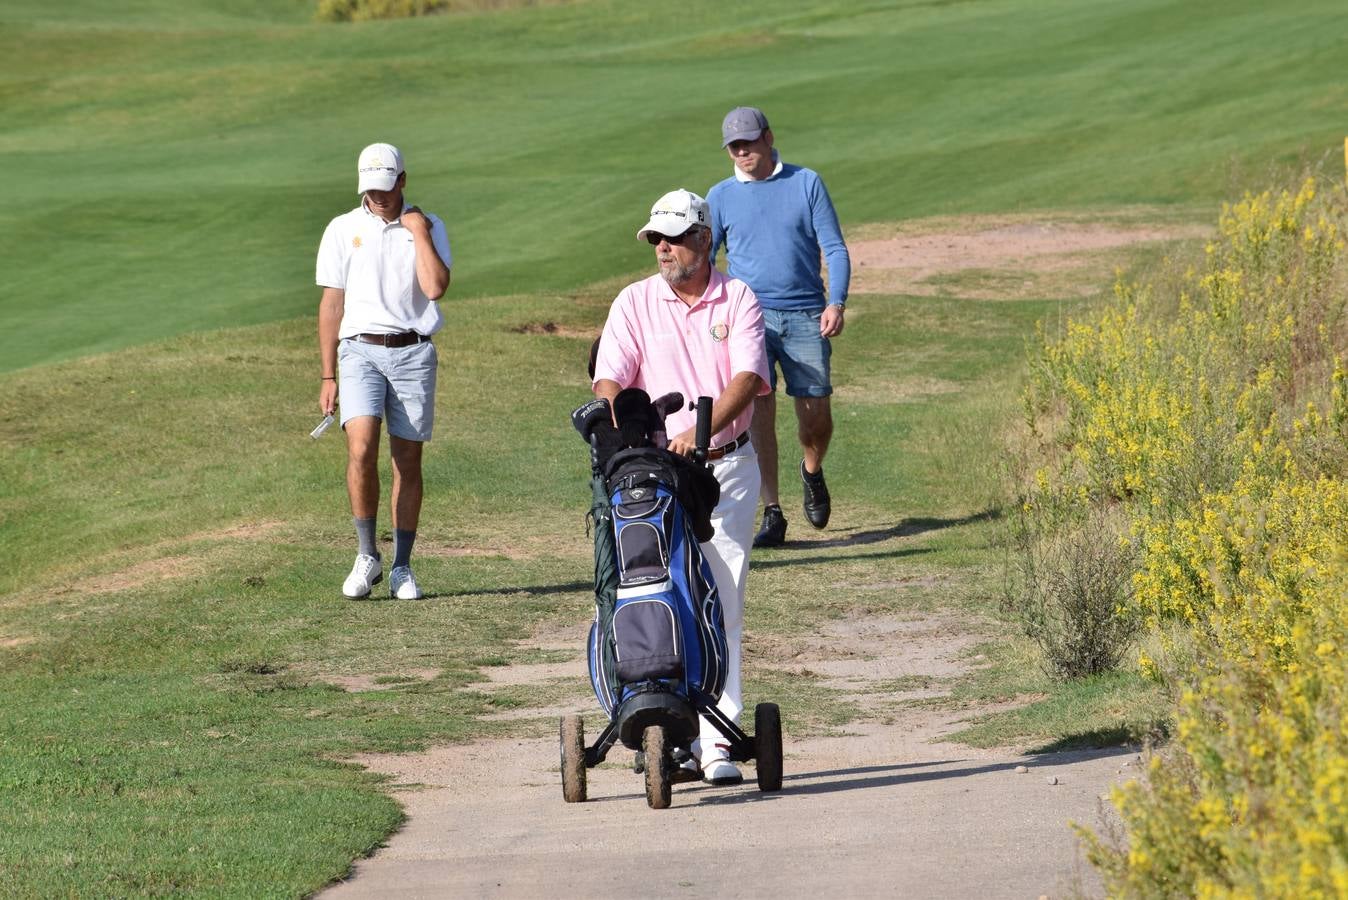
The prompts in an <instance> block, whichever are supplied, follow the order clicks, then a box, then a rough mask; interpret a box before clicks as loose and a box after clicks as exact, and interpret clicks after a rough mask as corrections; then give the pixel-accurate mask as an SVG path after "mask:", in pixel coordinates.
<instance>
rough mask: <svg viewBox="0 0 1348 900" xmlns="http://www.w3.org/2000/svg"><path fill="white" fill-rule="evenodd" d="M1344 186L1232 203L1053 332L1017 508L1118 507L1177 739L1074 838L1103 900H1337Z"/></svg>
mask: <svg viewBox="0 0 1348 900" xmlns="http://www.w3.org/2000/svg"><path fill="white" fill-rule="evenodd" d="M1346 224H1348V212H1345V194H1344V191H1343V187H1342V186H1341V185H1340V186H1334V187H1329V186H1324V185H1321V184H1319V183H1317V182H1316V181H1315V180H1314V179H1307V180H1306V181H1304V182H1303V183H1302V184H1301V185H1300V186H1299V187H1298V188H1297V189H1296V190H1289V191H1281V192H1273V191H1267V192H1264V193H1261V194H1258V195H1247V196H1246V197H1245V198H1243V199H1242V200H1241V201H1240V202H1239V203H1236V204H1232V205H1228V206H1225V207H1223V210H1222V214H1221V217H1220V221H1219V225H1218V236H1217V237H1216V238H1215V239H1214V240H1212V241H1211V242H1210V243H1209V244H1208V245H1207V246H1206V247H1205V248H1204V253H1203V259H1202V261H1201V262H1200V263H1197V264H1195V266H1194V267H1193V270H1190V271H1185V272H1183V273H1179V274H1176V273H1172V275H1174V277H1173V278H1172V281H1173V285H1171V284H1167V285H1166V286H1165V287H1164V288H1161V287H1156V286H1154V285H1128V284H1120V285H1119V286H1118V287H1117V289H1116V291H1115V296H1114V298H1113V302H1112V303H1110V304H1109V305H1108V306H1107V308H1105V309H1104V310H1101V311H1098V312H1097V313H1096V314H1095V315H1094V316H1093V317H1092V318H1090V319H1089V320H1086V321H1077V322H1069V323H1068V324H1067V325H1066V327H1065V329H1064V330H1063V332H1062V334H1060V335H1057V336H1056V337H1054V338H1052V339H1046V340H1045V341H1044V347H1043V350H1042V352H1041V353H1040V354H1039V355H1038V358H1037V359H1036V360H1035V364H1034V367H1033V376H1032V382H1031V386H1030V389H1029V390H1028V391H1027V396H1026V409H1027V412H1028V414H1029V423H1030V426H1031V429H1032V431H1033V432H1034V433H1035V434H1036V435H1037V436H1038V437H1039V444H1038V454H1039V455H1038V458H1037V462H1036V465H1035V467H1034V472H1035V474H1034V477H1033V478H1029V479H1027V485H1026V487H1025V488H1024V497H1023V500H1022V508H1023V510H1024V511H1025V513H1026V515H1028V516H1037V517H1038V520H1039V522H1040V523H1041V526H1040V527H1042V528H1055V527H1062V525H1063V523H1067V522H1070V521H1072V520H1073V518H1074V516H1075V517H1076V518H1080V517H1081V516H1082V515H1083V513H1082V510H1083V509H1089V508H1108V509H1110V510H1111V511H1112V514H1114V515H1117V514H1118V513H1117V511H1118V510H1119V509H1120V508H1122V509H1124V510H1126V516H1127V518H1128V520H1129V521H1130V523H1131V525H1130V526H1129V533H1130V534H1131V536H1132V539H1133V540H1134V541H1135V544H1136V548H1137V552H1136V556H1135V559H1136V566H1135V570H1134V572H1133V575H1132V590H1131V592H1130V598H1131V603H1132V605H1133V608H1132V611H1131V612H1132V614H1133V615H1135V616H1137V617H1138V618H1139V619H1140V621H1142V622H1143V623H1144V624H1145V626H1146V627H1147V628H1149V629H1151V630H1152V631H1153V632H1154V633H1155V635H1156V639H1155V640H1153V641H1152V642H1151V643H1152V645H1153V646H1156V647H1159V648H1161V651H1160V653H1159V654H1156V658H1153V657H1152V656H1147V657H1145V658H1142V659H1139V660H1138V663H1139V667H1140V668H1141V669H1142V671H1143V672H1145V673H1147V674H1149V675H1150V676H1152V677H1155V678H1157V679H1159V680H1161V681H1163V682H1164V683H1166V684H1168V685H1169V686H1170V687H1171V688H1172V690H1173V692H1174V696H1175V712H1174V716H1175V730H1174V740H1173V742H1172V743H1171V744H1170V746H1168V747H1167V748H1165V750H1164V751H1163V752H1162V753H1160V754H1158V755H1156V756H1154V757H1153V758H1152V759H1151V764H1150V766H1149V767H1148V769H1147V772H1146V774H1145V777H1144V778H1142V779H1140V780H1138V781H1134V782H1130V783H1129V784H1127V785H1125V786H1124V787H1123V788H1121V789H1119V790H1117V791H1116V792H1115V793H1114V798H1113V799H1114V802H1115V805H1116V806H1117V807H1118V809H1119V812H1120V815H1121V817H1122V821H1123V824H1124V827H1125V829H1126V834H1125V835H1123V836H1122V837H1120V838H1119V839H1117V840H1110V839H1108V838H1106V837H1101V836H1099V835H1096V834H1093V833H1090V832H1085V831H1083V836H1084V837H1085V839H1086V842H1087V848H1088V852H1089V855H1090V858H1091V860H1092V862H1093V863H1094V864H1095V865H1096V866H1097V868H1098V869H1099V870H1100V871H1101V873H1102V875H1103V876H1104V879H1105V882H1106V885H1107V887H1108V889H1109V893H1110V895H1111V896H1135V897H1153V896H1196V897H1348V682H1346V678H1345V673H1346V672H1348V655H1345V654H1348V557H1346V556H1345V555H1344V547H1345V545H1346V544H1348V542H1346V541H1345V538H1348V375H1345V371H1344V366H1343V364H1342V362H1341V360H1342V359H1343V358H1344V357H1345V356H1348V332H1346V331H1345V323H1344V321H1343V320H1344V312H1345V304H1348V274H1346V273H1348V266H1345V265H1344V263H1345V257H1346V256H1348V254H1346V253H1345V247H1344V240H1343V237H1342V235H1343V233H1344V228H1345V225H1346Z"/></svg>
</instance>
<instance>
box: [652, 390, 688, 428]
mask: <svg viewBox="0 0 1348 900" xmlns="http://www.w3.org/2000/svg"><path fill="white" fill-rule="evenodd" d="M651 406H654V407H655V414H656V415H657V416H659V417H660V421H661V422H663V421H664V420H665V417H667V416H668V415H669V414H670V413H672V412H678V411H679V410H680V409H682V408H683V394H680V393H679V392H678V391H670V392H669V393H668V394H661V395H660V396H659V397H656V398H655V399H654V400H652V401H651Z"/></svg>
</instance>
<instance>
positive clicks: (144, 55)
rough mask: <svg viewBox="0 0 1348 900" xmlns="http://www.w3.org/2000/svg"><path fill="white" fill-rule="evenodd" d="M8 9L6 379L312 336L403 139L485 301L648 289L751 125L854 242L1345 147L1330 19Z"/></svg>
mask: <svg viewBox="0 0 1348 900" xmlns="http://www.w3.org/2000/svg"><path fill="white" fill-rule="evenodd" d="M123 7H124V4H117V5H116V10H117V11H116V12H113V11H112V8H111V7H106V5H100V4H93V3H88V2H85V3H74V4H39V3H36V2H32V0H25V2H21V3H10V4H6V6H5V8H4V9H3V10H0V24H2V25H3V28H0V96H3V97H4V104H5V109H6V129H5V131H4V133H3V135H0V160H3V161H4V163H5V165H6V169H7V171H12V172H15V173H16V176H18V175H21V173H31V174H30V176H29V177H15V178H13V179H12V180H11V181H12V183H11V185H10V187H9V203H7V204H6V206H5V209H4V210H3V211H0V232H3V233H4V234H6V235H7V236H8V237H7V239H6V241H4V242H3V245H0V268H3V270H4V271H5V273H6V276H7V277H6V279H5V283H4V285H3V286H0V311H2V312H3V315H4V318H5V321H6V326H7V327H6V328H5V329H3V331H0V369H13V368H19V367H24V366H29V365H33V364H39V363H43V362H48V361H52V360H58V359H71V358H75V357H79V356H83V355H85V354H87V353H90V352H98V351H104V350H110V349H115V348H119V347H125V346H131V345H136V344H140V343H142V342H144V341H147V340H151V339H155V338H161V337H166V336H170V335H175V334H181V333H184V332H191V331H197V330H200V329H203V328H212V327H223V326H230V325H245V324H253V323H261V322H268V321H280V320H285V319H288V318H290V317H292V316H295V315H299V314H301V313H307V312H309V311H311V309H312V307H313V304H314V297H313V290H312V288H311V287H308V285H309V284H310V282H311V281H312V279H311V273H312V268H313V254H314V247H315V245H316V242H317V237H318V235H319V233H320V232H321V230H322V227H323V225H324V223H325V222H326V221H327V219H328V218H330V217H331V216H332V215H333V214H334V213H336V212H338V211H340V210H341V209H342V208H343V207H345V206H347V205H348V204H349V205H354V202H355V198H354V195H353V194H352V193H351V190H352V185H353V181H352V178H351V168H352V159H353V156H354V153H355V151H356V149H357V148H359V147H360V146H362V145H363V144H365V143H367V142H369V141H371V140H374V139H389V140H393V141H395V142H397V143H399V144H401V145H402V146H403V148H404V149H405V150H406V152H407V156H408V161H409V167H410V168H409V179H410V180H409V190H410V193H411V195H412V198H413V199H414V200H417V201H418V202H423V203H425V204H426V205H427V206H429V207H431V208H433V209H436V210H438V211H440V212H441V213H443V214H444V215H445V217H446V218H447V220H448V221H449V222H450V224H451V231H452V236H453V239H454V244H455V248H456V253H457V256H458V259H459V261H460V262H459V265H458V266H456V270H455V277H456V295H457V296H459V297H475V298H486V297H491V296H497V295H501V294H507V293H515V292H532V291H536V290H539V289H551V290H560V291H566V290H571V289H574V288H575V287H577V286H580V285H583V284H588V283H591V282H593V281H594V280H595V279H596V278H599V277H603V276H607V275H611V274H613V273H615V272H620V271H625V270H626V269H628V268H629V267H630V261H629V260H630V243H631V241H630V232H632V231H633V230H634V229H635V227H636V225H638V224H640V223H639V222H638V221H637V220H638V219H639V218H640V211H641V209H643V208H645V207H646V206H647V205H649V203H650V202H651V201H652V199H653V198H654V197H656V196H659V195H660V194H661V193H663V192H664V191H665V190H667V189H669V188H671V187H673V186H677V185H684V186H687V187H690V188H693V189H697V190H705V189H706V188H707V187H708V186H709V185H710V184H711V183H712V182H714V181H715V180H718V179H719V178H722V177H724V176H725V174H727V168H728V164H727V162H726V160H725V159H724V157H723V156H722V155H721V153H720V151H719V150H718V143H719V141H718V132H717V123H718V122H719V120H720V117H721V115H722V114H723V113H724V112H725V110H726V109H727V108H729V107H730V106H732V105H735V104H736V103H743V102H754V103H759V104H761V105H762V106H763V107H765V108H766V109H767V110H768V112H769V114H770V115H771V117H772V121H773V122H774V123H775V124H776V126H777V132H778V138H779V144H780V146H781V148H782V149H783V151H784V153H785V154H786V155H787V157H788V158H791V159H798V160H802V161H804V162H808V163H809V164H811V165H812V166H815V167H817V168H818V169H819V170H820V171H822V172H824V173H825V174H826V176H827V178H828V182H829V185H830V187H831V189H832V192H833V194H834V197H835V200H836V202H837V205H838V208H839V210H840V213H841V215H842V217H843V219H844V221H845V222H847V223H849V224H860V223H863V222H873V221H887V220H892V219H895V218H909V217H914V216H920V215H928V214H932V213H938V212H963V211H979V212H989V211H997V210H1014V209H1027V208H1042V207H1046V206H1052V207H1061V206H1074V207H1079V206H1101V205H1112V204H1118V203H1138V202H1160V203H1176V202H1182V203H1191V202H1195V201H1198V202H1204V203H1208V204H1215V202H1216V201H1217V200H1218V199H1219V198H1221V197H1224V196H1225V195H1226V193H1227V192H1228V189H1229V184H1228V174H1229V172H1230V171H1232V170H1231V164H1232V162H1233V161H1238V162H1242V163H1243V164H1244V165H1245V166H1247V167H1256V168H1258V167H1262V166H1264V165H1265V164H1266V163H1267V161H1268V160H1270V159H1285V158H1287V157H1289V156H1295V155H1297V154H1299V153H1309V154H1312V155H1318V154H1321V153H1323V152H1325V151H1326V150H1327V149H1330V148H1334V147H1337V146H1338V143H1339V140H1340V138H1341V135H1340V132H1341V131H1342V125H1341V118H1342V117H1341V113H1342V112H1343V110H1344V108H1345V105H1348V86H1345V85H1343V84H1341V83H1339V82H1337V81H1335V80H1333V79H1328V80H1326V79H1323V78H1315V77H1308V76H1307V73H1311V72H1317V71H1333V70H1334V68H1335V65H1336V64H1337V61H1338V60H1340V59H1342V58H1343V57H1344V55H1345V49H1346V48H1345V46H1344V42H1345V37H1344V35H1343V32H1342V29H1341V28H1339V27H1337V26H1338V19H1337V13H1338V7H1337V5H1336V4H1334V3H1332V2H1328V0H1325V2H1303V3H1299V4H1296V6H1295V8H1287V7H1279V8H1277V9H1276V10H1275V9H1274V8H1271V7H1268V6H1267V5H1266V4H1256V3H1241V4H1230V3H1223V4H1217V3H1207V2H1199V3H1173V2H1169V3H1163V2H1155V0H1153V2H1142V3H1138V2H1122V0H1119V2H1100V3H1091V4H1081V3H1074V2H1070V0H1057V2H1048V3H1034V4H1027V3H1025V2H1024V0H979V2H972V3H964V4H949V5H931V4H925V3H917V2H913V3H896V4H892V5H881V4H872V5H867V4H820V3H815V2H805V0H789V2H783V3H776V4H771V5H769V6H764V5H762V4H751V3H745V2H737V3H721V2H716V3H712V2H710V0H693V2H690V3H687V4H684V5H683V6H681V7H680V13H679V17H678V25H677V28H674V30H672V31H671V29H670V28H667V27H663V26H660V25H655V24H653V23H652V22H651V20H650V17H649V15H648V12H647V11H646V10H645V9H644V8H643V7H640V6H639V5H632V4H626V3H619V2H617V0H609V2H581V3H576V4H568V5H561V6H548V7H543V8H538V9H530V10H513V11H507V12H501V13H496V14H487V15H462V16H461V15H456V16H446V17H432V18H426V19H417V20H409V21H400V22H386V23H373V24H364V25H358V26H349V25H319V24H316V23H313V22H311V21H309V20H308V18H307V17H308V11H309V7H308V6H307V5H306V4H303V3H299V2H297V0H288V2H282V3H277V4H262V3H257V2H244V0H237V2H215V3H209V2H205V0H197V2H193V3H183V4H168V3H166V2H162V0H141V2H139V3H137V4H135V5H134V6H131V7H127V8H126V9H123Z"/></svg>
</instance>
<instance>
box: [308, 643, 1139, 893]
mask: <svg viewBox="0 0 1348 900" xmlns="http://www.w3.org/2000/svg"><path fill="white" fill-rule="evenodd" d="M951 624H952V623H951V622H950V621H948V620H942V619H932V618H916V619H911V620H904V621H899V620H887V619H886V620H870V621H867V622H865V623H851V624H847V623H842V624H838V625H831V626H830V627H828V628H826V629H824V630H821V631H820V632H818V633H817V634H815V635H813V636H812V637H813V638H814V640H809V641H807V642H806V646H807V647H810V648H813V649H817V650H824V649H825V648H828V647H832V648H834V652H833V653H832V654H830V655H829V656H828V657H825V656H823V655H820V654H817V653H815V652H813V650H812V651H810V652H807V653H806V654H805V655H804V656H801V657H798V658H797V659H796V660H795V662H796V663H798V664H801V665H805V666H807V667H809V668H810V669H811V670H812V671H815V672H819V673H821V674H825V675H827V676H828V678H829V680H830V683H831V684H832V686H834V687H837V688H841V689H843V690H852V691H856V692H858V693H865V692H866V690H867V687H868V685H871V684H874V683H879V682H886V683H893V681H894V679H896V678H902V679H906V680H908V681H911V682H912V683H915V684H921V683H922V682H923V680H924V679H931V680H932V683H935V682H936V681H937V680H939V679H942V678H946V677H949V676H951V675H954V674H958V673H959V672H960V671H962V670H963V669H965V667H967V666H969V665H970V664H971V662H970V660H969V659H968V656H967V649H968V646H969V644H970V641H971V638H970V636H969V635H968V634H965V633H961V632H959V631H956V630H953V629H952V628H951ZM847 634H850V635H851V642H850V644H849V645H848V648H847V649H848V653H847V654H846V655H845V656H844V655H840V654H838V653H837V647H838V641H839V640H840V639H842V638H844V636H845V635H847ZM580 636H581V631H580V630H577V631H576V632H575V633H574V634H567V635H556V636H552V639H553V640H555V641H556V645H557V646H563V645H565V644H567V643H568V642H570V645H571V646H576V647H578V646H580V644H579V639H580ZM974 664H976V663H974ZM496 674H497V675H498V676H499V677H500V680H501V682H502V683H512V684H515V683H519V682H521V681H525V682H527V681H535V680H536V681H537V682H538V683H544V682H551V681H553V680H555V679H570V680H573V681H574V683H577V684H584V683H585V679H586V674H585V670H584V666H583V663H581V662H579V661H578V662H577V663H576V664H574V665H564V666H524V667H518V669H516V670H503V671H501V672H497V673H496ZM939 693H940V691H939V690H938V689H931V688H921V687H919V688H917V689H916V690H914V691H913V692H910V693H908V694H903V695H895V696H892V697H889V698H887V699H888V700H889V701H890V702H891V704H893V705H894V709H893V713H892V715H890V716H887V717H886V718H885V721H884V723H883V724H880V723H868V724H866V725H864V726H862V727H855V728H853V729H851V731H852V733H851V734H849V735H848V736H845V737H827V738H809V739H804V740H801V739H793V738H792V737H791V733H790V731H791V722H790V718H789V709H790V703H789V698H781V699H782V700H783V706H784V708H785V709H786V710H787V718H786V721H785V726H784V727H785V730H786V761H785V771H786V776H785V779H784V785H783V789H782V791H781V792H779V793H774V794H763V793H760V792H759V791H758V790H757V788H756V787H755V786H754V785H753V769H752V767H746V783H745V784H744V785H742V786H738V787H732V788H713V787H710V786H706V785H702V784H689V785H677V786H675V789H674V802H673V805H672V806H671V808H670V809H668V810H663V811H655V810H651V809H649V808H648V807H647V806H646V801H645V795H644V793H643V789H642V780H641V778H640V776H638V775H636V774H634V773H633V772H632V771H631V769H630V768H629V767H630V764H631V761H632V754H631V753H630V752H629V751H627V750H624V749H622V748H621V747H619V748H615V750H614V752H613V753H612V754H610V757H609V762H608V763H606V764H605V765H603V766H601V767H599V768H597V769H593V770H590V772H589V802H586V803H584V804H567V803H565V802H563V800H562V795H561V782H560V776H559V775H558V771H557V761H558V746H557V740H556V737H555V734H556V721H557V720H556V718H554V717H553V716H554V715H556V714H561V713H563V712H572V711H574V712H579V713H582V714H584V715H585V717H586V728H587V737H589V738H590V739H592V738H593V736H594V735H595V734H596V733H597V732H598V730H599V729H600V727H601V726H602V724H603V716H602V714H601V713H598V712H597V711H596V708H595V704H594V701H593V698H581V699H579V700H578V702H576V703H575V704H573V705H568V706H565V707H560V708H557V709H553V710H548V711H546V714H545V716H544V717H542V718H539V719H538V721H537V726H538V732H540V734H541V736H539V737H537V738H531V739H527V740H505V741H481V742H478V743H474V744H470V745H464V746H455V747H446V748H440V749H437V750H433V751H431V752H429V753H426V754H419V755H403V756H370V757H364V758H362V759H361V760H360V761H361V762H363V763H364V764H366V765H368V766H369V767H370V768H371V769H373V770H375V771H379V772H383V773H386V774H388V775H389V776H391V778H392V780H393V781H394V783H396V784H403V785H409V784H414V785H419V786H420V787H417V788H414V789H408V790H399V791H396V792H395V793H396V796H397V797H398V799H399V800H400V801H401V802H402V803H403V804H404V805H405V807H406V809H407V814H408V822H407V825H406V826H405V827H404V828H403V829H402V830H401V831H400V832H398V833H397V834H396V835H394V836H393V838H392V840H391V841H390V842H389V845H388V846H387V847H386V848H384V849H382V850H380V851H379V852H378V853H376V854H375V856H374V857H373V858H371V859H368V860H362V861H361V862H359V863H357V865H356V867H355V870H354V872H353V875H352V878H351V879H350V880H349V881H347V882H346V883H344V884H342V885H338V886H336V887H334V888H332V889H330V890H328V891H327V892H325V894H324V895H323V896H324V897H325V898H330V900H341V898H387V897H512V898H513V897H615V898H617V897H716V896H720V895H722V894H723V893H725V892H727V891H729V892H733V893H735V894H739V895H743V896H750V897H764V896H782V897H803V896H848V897H851V896H902V897H979V898H991V897H1008V898H1011V897H1016V898H1024V897H1028V898H1036V897H1041V896H1049V897H1059V896H1065V895H1070V894H1074V893H1076V892H1078V891H1079V890H1081V889H1083V888H1084V889H1085V890H1087V891H1090V890H1091V889H1092V888H1093V887H1095V882H1094V880H1093V877H1092V876H1091V874H1090V873H1089V871H1088V870H1087V867H1086V866H1085V865H1084V863H1082V862H1081V860H1080V859H1079V854H1078V851H1077V846H1076V841H1075V838H1074V836H1073V834H1072V832H1071V830H1070V829H1069V827H1068V824H1067V823H1068V822H1069V821H1079V822H1083V823H1087V824H1091V825H1095V824H1098V823H1099V822H1100V821H1101V818H1100V817H1101V815H1102V814H1104V811H1103V804H1102V803H1101V802H1100V795H1101V794H1103V793H1105V792H1106V791H1107V790H1108V788H1109V786H1110V785H1111V784H1113V783H1115V782H1117V781H1119V780H1122V779H1124V778H1126V777H1127V775H1128V772H1129V771H1130V770H1131V768H1132V767H1133V765H1135V760H1136V757H1135V755H1134V754H1133V753H1132V752H1125V751H1122V750H1114V751H1106V752H1091V753H1074V754H1057V755H1052V756H1038V757H1035V758H1033V759H1029V758H1025V757H1021V756H1018V755H1016V754H1014V753H1010V752H1006V751H982V750H973V749H970V748H968V747H965V746H961V745H955V744H950V743H946V742H943V741H941V740H940V736H941V735H942V734H944V733H946V732H949V731H951V730H953V729H954V728H955V727H957V726H958V724H959V723H960V722H961V721H962V720H964V719H966V718H967V717H968V716H970V715H971V714H974V713H977V712H985V711H987V710H986V709H964V710H958V711H951V710H948V709H945V710H943V709H933V708H924V707H915V706H911V705H908V706H904V705H900V701H902V700H904V699H916V698H918V697H919V696H928V697H930V696H937V695H939ZM538 713H539V711H537V710H534V711H531V715H535V716H537V715H538ZM1020 766H1024V767H1025V768H1026V769H1027V771H1023V772H1022V771H1018V767H1020ZM726 851H728V852H726Z"/></svg>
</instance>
